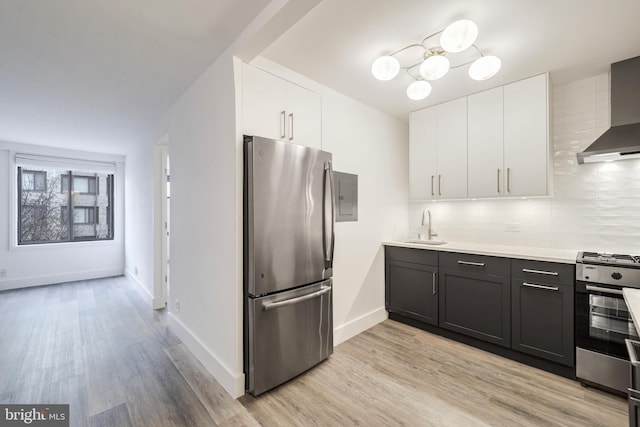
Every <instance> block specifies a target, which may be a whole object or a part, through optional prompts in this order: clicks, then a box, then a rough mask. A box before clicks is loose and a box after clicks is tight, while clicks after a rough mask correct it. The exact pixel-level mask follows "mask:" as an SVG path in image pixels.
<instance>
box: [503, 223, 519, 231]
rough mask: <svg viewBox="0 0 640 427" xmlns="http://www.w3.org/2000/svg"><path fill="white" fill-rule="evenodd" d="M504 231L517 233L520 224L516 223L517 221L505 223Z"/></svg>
mask: <svg viewBox="0 0 640 427" xmlns="http://www.w3.org/2000/svg"><path fill="white" fill-rule="evenodd" d="M504 231H508V232H511V233H518V232H519V231H520V224H518V223H517V222H512V223H508V224H505V225H504Z"/></svg>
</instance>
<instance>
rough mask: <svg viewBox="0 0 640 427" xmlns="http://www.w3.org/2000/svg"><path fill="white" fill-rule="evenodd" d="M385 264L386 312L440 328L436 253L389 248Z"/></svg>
mask: <svg viewBox="0 0 640 427" xmlns="http://www.w3.org/2000/svg"><path fill="white" fill-rule="evenodd" d="M386 261H387V262H386V280H385V283H386V285H385V287H386V289H385V291H386V292H385V294H386V296H385V306H386V309H387V311H389V312H392V313H398V314H401V315H403V316H406V317H410V318H412V319H416V320H419V321H421V322H424V323H427V324H430V325H437V324H438V293H437V291H438V289H437V288H438V282H437V277H438V267H437V266H436V265H437V263H438V257H437V253H436V252H432V251H426V250H422V249H406V248H387V251H386ZM408 261H410V262H408ZM429 264H435V265H429Z"/></svg>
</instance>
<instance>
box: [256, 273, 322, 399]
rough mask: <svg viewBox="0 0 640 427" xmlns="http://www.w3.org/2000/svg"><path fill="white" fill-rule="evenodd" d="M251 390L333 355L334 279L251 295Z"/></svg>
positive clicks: (274, 383)
mask: <svg viewBox="0 0 640 427" xmlns="http://www.w3.org/2000/svg"><path fill="white" fill-rule="evenodd" d="M247 310H248V322H249V324H248V337H247V338H248V339H247V343H246V344H247V346H246V348H245V351H247V352H248V356H249V357H248V359H247V366H246V367H245V375H246V376H247V391H248V392H249V393H251V394H253V395H254V396H255V395H258V394H260V393H263V392H265V391H267V390H269V389H271V388H273V387H275V386H277V385H279V384H281V383H283V382H285V381H287V380H289V379H291V378H293V377H295V376H296V375H298V374H301V373H302V372H304V371H306V370H307V369H309V368H311V367H313V366H314V365H316V364H318V363H320V362H321V361H322V360H324V359H326V358H327V357H329V355H330V354H331V353H333V312H332V280H331V279H329V280H326V281H323V282H319V283H316V284H313V285H310V286H305V287H303V288H299V289H296V290H293V291H287V292H282V293H279V294H277V295H271V296H268V297H262V298H249V299H248V304H247Z"/></svg>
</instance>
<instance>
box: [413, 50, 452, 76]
mask: <svg viewBox="0 0 640 427" xmlns="http://www.w3.org/2000/svg"><path fill="white" fill-rule="evenodd" d="M449 66H450V64H449V60H448V59H447V57H446V56H442V55H433V56H430V57H428V58H427V59H425V60H424V62H423V63H422V64H421V65H420V75H421V76H422V78H423V79H425V80H438V79H439V78H440V77H442V76H444V75H445V74H447V72H448V71H449Z"/></svg>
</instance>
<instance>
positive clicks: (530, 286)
mask: <svg viewBox="0 0 640 427" xmlns="http://www.w3.org/2000/svg"><path fill="white" fill-rule="evenodd" d="M522 286H526V287H527V288H536V289H545V290H547V291H557V290H558V287H557V286H544V285H536V284H534V283H527V282H523V283H522Z"/></svg>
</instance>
